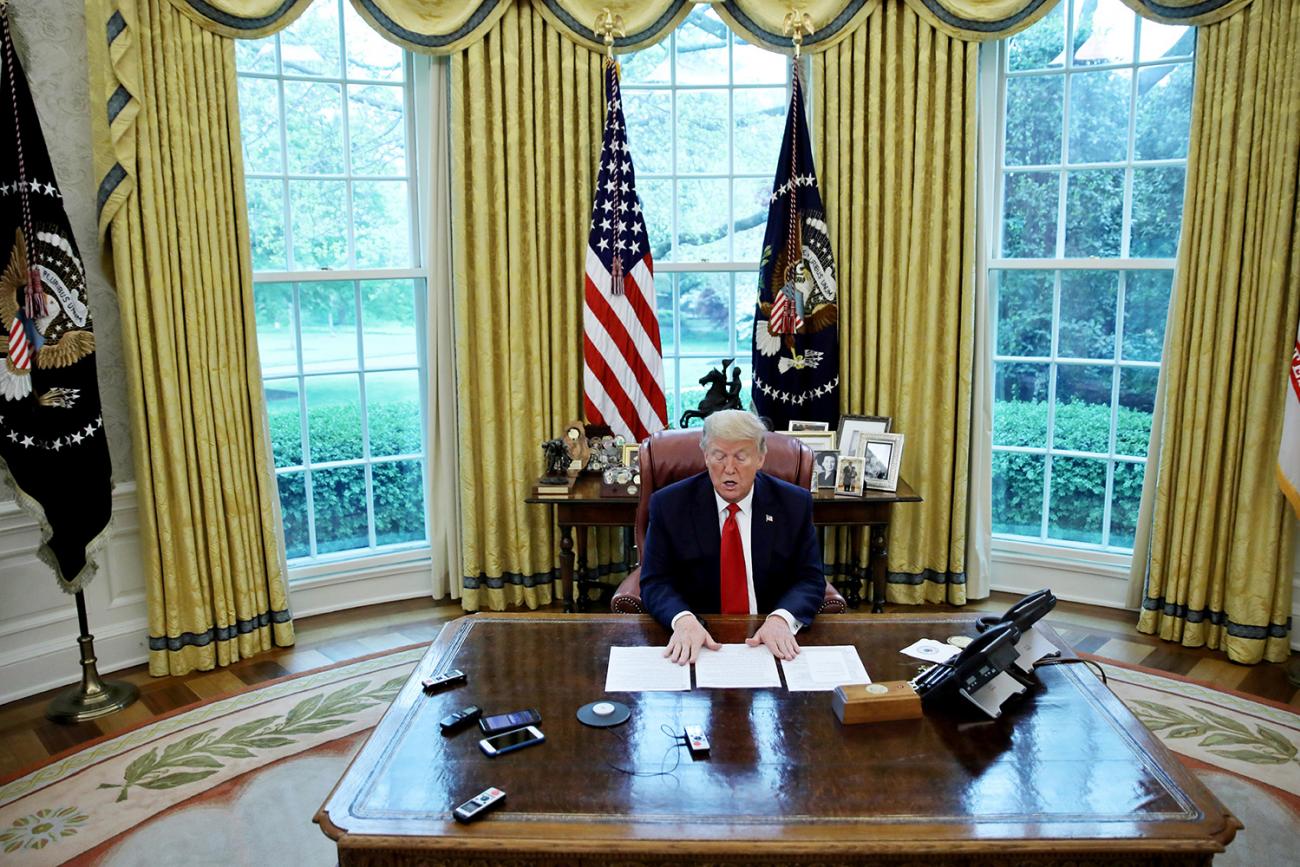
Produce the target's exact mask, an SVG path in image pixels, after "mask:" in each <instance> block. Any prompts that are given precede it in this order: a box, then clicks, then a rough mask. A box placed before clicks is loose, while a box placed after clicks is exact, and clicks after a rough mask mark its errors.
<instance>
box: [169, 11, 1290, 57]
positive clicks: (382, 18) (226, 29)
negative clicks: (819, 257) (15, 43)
mask: <svg viewBox="0 0 1300 867" xmlns="http://www.w3.org/2000/svg"><path fill="white" fill-rule="evenodd" d="M170 2H171V3H172V5H173V6H175V7H177V8H178V9H180V10H181V11H183V12H185V14H187V15H189V16H190V17H191V18H193V19H194V20H195V21H197V22H199V23H200V24H201V25H203V26H204V27H205V28H207V29H209V30H212V31H214V32H216V33H220V34H221V35H223V36H229V37H231V38H234V39H257V38H260V37H262V36H266V35H267V34H270V33H275V32H276V31H278V30H280V29H282V28H284V27H287V26H289V24H291V23H292V22H293V21H294V19H296V18H297V17H298V16H299V15H300V14H301V13H302V11H303V10H304V9H306V8H307V6H308V5H309V4H310V3H311V2H312V0H170ZM349 2H351V3H352V6H353V7H354V8H355V9H356V10H357V12H358V13H359V14H360V15H361V17H362V18H364V19H365V20H366V21H368V22H370V24H371V26H373V27H374V28H375V29H376V30H378V31H379V32H380V33H381V34H383V35H384V36H385V37H386V38H388V39H389V40H391V41H393V42H395V43H397V44H398V45H401V46H402V47H404V48H409V49H411V50H412V51H422V52H425V53H427V54H452V53H454V52H457V51H460V50H461V49H462V48H464V47H465V46H467V45H472V44H474V43H476V42H478V41H479V40H481V39H482V38H483V36H484V35H485V34H486V33H487V32H488V30H490V29H491V28H492V26H493V25H494V24H496V22H497V21H498V20H499V19H500V18H501V16H502V15H503V14H505V11H506V10H507V9H508V8H510V7H511V6H512V5H514V4H517V3H529V4H531V5H532V6H533V7H534V8H535V9H536V10H537V11H538V12H539V13H541V15H542V17H543V18H545V20H546V22H547V23H548V24H550V25H551V26H552V27H554V28H555V29H556V30H557V31H558V32H559V33H561V34H562V35H563V36H564V37H565V38H567V39H569V40H571V41H573V42H576V43H577V44H579V45H582V46H584V47H586V48H591V49H595V50H602V49H603V48H604V41H603V39H602V36H601V34H600V33H598V32H596V20H597V18H598V16H600V15H601V14H602V13H603V12H604V11H606V10H608V11H609V12H610V13H611V14H613V15H617V16H619V17H620V18H621V19H622V35H617V36H616V37H615V39H614V50H615V51H618V52H627V51H635V50H637V49H640V48H644V47H646V46H647V45H653V44H655V43H656V42H659V41H660V40H662V39H664V38H665V37H667V36H668V34H669V33H671V32H672V31H673V29H674V28H675V27H676V26H677V25H678V24H680V23H681V22H682V20H683V19H685V18H686V16H687V15H689V14H690V12H691V10H692V9H693V8H694V7H695V4H694V3H692V2H691V0H349ZM1060 2H1062V0H793V2H784V0H727V2H726V3H715V4H714V6H713V8H714V10H715V11H716V12H717V13H718V15H719V16H720V17H721V18H722V20H723V21H724V22H726V24H727V26H728V27H730V28H731V29H732V30H733V31H735V32H736V33H737V34H738V35H740V36H741V37H742V38H744V39H746V40H748V41H749V42H752V43H754V44H756V45H762V46H764V47H766V48H770V49H772V50H774V51H784V52H789V51H791V50H792V48H793V43H792V42H791V39H790V36H789V35H788V34H787V33H786V32H785V23H786V16H787V14H788V13H789V12H790V11H791V9H796V10H797V11H798V12H800V13H801V14H806V15H807V16H808V18H809V19H810V20H811V22H812V25H813V27H814V31H813V33H812V35H810V36H806V37H805V38H804V40H803V50H804V51H805V52H807V53H810V54H815V53H817V52H820V51H825V50H826V49H827V48H830V47H831V46H832V45H835V44H836V43H838V42H839V41H840V40H841V39H843V38H844V37H845V36H847V35H848V34H850V33H852V32H853V31H854V30H855V29H857V27H858V25H860V24H861V23H862V22H863V21H864V20H865V19H866V17H867V16H868V15H870V14H871V13H872V12H874V11H875V10H876V9H878V8H879V7H880V4H881V3H906V4H907V5H908V6H909V7H910V8H911V9H912V11H913V12H915V13H916V14H917V15H919V16H920V17H921V18H922V19H924V20H925V21H926V22H927V23H929V24H930V25H932V26H934V27H935V28H937V29H938V30H940V31H942V32H943V33H946V34H948V35H949V36H954V37H956V38H958V39H964V40H966V41H968V42H982V41H985V40H990V39H1002V38H1003V37H1006V36H1010V35H1012V34H1015V33H1019V32H1020V31H1021V30H1024V29H1025V28H1027V27H1029V26H1030V25H1032V24H1033V23H1034V22H1035V21H1038V20H1039V19H1040V18H1042V17H1043V16H1044V15H1046V14H1047V13H1048V12H1051V11H1052V9H1054V8H1056V5H1057V4H1058V3H1060ZM1123 2H1124V3H1125V4H1126V5H1127V6H1129V7H1130V8H1131V9H1133V11H1135V12H1137V13H1138V14H1139V15H1141V16H1143V17H1144V18H1149V19H1151V20H1153V21H1159V22H1162V23H1165V24H1212V23H1214V22H1215V21H1221V20H1222V19H1224V18H1227V17H1228V16H1229V15H1232V14H1233V13H1235V12H1236V11H1237V10H1239V9H1241V8H1242V7H1243V6H1246V5H1247V4H1249V3H1250V2H1251V0H1123ZM1273 2H1282V0H1273Z"/></svg>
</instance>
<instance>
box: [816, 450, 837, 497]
mask: <svg viewBox="0 0 1300 867" xmlns="http://www.w3.org/2000/svg"><path fill="white" fill-rule="evenodd" d="M839 465H840V453H839V452H837V451H835V450H834V449H827V450H824V451H820V452H813V478H812V489H813V490H814V491H815V490H817V489H818V488H834V487H835V471H836V470H837V469H839Z"/></svg>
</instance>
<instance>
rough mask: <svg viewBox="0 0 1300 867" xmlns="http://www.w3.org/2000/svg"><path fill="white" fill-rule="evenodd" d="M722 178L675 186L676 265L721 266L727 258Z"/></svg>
mask: <svg viewBox="0 0 1300 867" xmlns="http://www.w3.org/2000/svg"><path fill="white" fill-rule="evenodd" d="M730 187H731V184H730V183H728V182H727V180H726V179H725V178H719V179H717V180H696V181H678V182H677V233H678V239H679V242H680V245H679V247H678V249H677V251H676V252H677V255H676V256H675V257H674V258H675V259H676V261H678V262H724V261H726V260H727V259H728V258H729V257H730V254H731V246H730V244H728V231H727V230H728V228H729V225H728V222H727V208H726V207H725V206H724V204H723V203H725V202H726V201H727V193H728V192H729V189H730Z"/></svg>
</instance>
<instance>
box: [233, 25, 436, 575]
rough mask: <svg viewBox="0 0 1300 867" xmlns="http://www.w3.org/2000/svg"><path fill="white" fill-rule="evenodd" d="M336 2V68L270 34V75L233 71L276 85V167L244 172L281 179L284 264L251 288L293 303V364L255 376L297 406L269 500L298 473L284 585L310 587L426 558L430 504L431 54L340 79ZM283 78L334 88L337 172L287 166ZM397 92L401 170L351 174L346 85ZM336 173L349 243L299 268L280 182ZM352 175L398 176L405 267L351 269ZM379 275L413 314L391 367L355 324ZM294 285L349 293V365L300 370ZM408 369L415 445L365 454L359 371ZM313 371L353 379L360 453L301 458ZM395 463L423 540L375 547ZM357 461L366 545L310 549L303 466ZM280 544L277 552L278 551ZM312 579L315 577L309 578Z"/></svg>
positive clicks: (309, 491)
mask: <svg viewBox="0 0 1300 867" xmlns="http://www.w3.org/2000/svg"><path fill="white" fill-rule="evenodd" d="M333 2H335V3H337V4H338V10H339V13H338V14H339V19H338V21H339V27H338V37H339V50H340V54H339V58H340V68H339V74H338V75H334V76H313V75H304V74H300V73H288V74H286V73H285V72H284V71H283V65H282V62H281V56H280V55H281V48H280V41H279V37H278V34H277V35H276V37H275V39H276V57H275V66H276V71H275V72H265V71H247V72H246V71H242V70H237V72H236V75H237V77H238V78H240V79H242V78H249V79H258V80H263V81H265V80H270V81H274V82H276V88H277V93H278V105H277V112H278V117H277V122H278V124H279V135H280V155H281V157H280V158H281V165H280V168H281V171H279V172H271V173H268V172H254V171H248V170H246V171H245V173H244V175H245V180H246V181H248V180H254V181H258V180H277V181H280V183H281V197H282V207H283V217H282V219H283V225H284V245H285V265H286V270H279V271H254V272H253V276H252V282H253V284H254V291H255V292H256V291H257V287H260V286H288V287H289V290H290V293H291V297H292V299H293V300H292V304H293V314H292V322H291V324H290V327H291V328H292V330H293V335H294V343H295V345H294V355H295V363H294V370H293V371H292V372H284V373H272V374H269V375H268V373H267V371H266V369H265V368H263V369H262V370H260V371H259V375H260V376H261V379H262V381H263V383H266V382H268V381H287V380H292V381H293V382H294V383H295V386H296V388H297V413H298V423H299V437H300V440H299V442H300V444H301V446H300V447H301V462H300V463H296V464H293V465H290V466H285V467H278V466H277V467H274V468H273V471H274V473H275V477H276V479H277V507H278V508H282V506H281V504H280V503H279V500H278V496H279V494H278V480H279V478H280V477H281V476H284V475H288V474H293V473H297V474H300V475H301V477H302V484H303V493H304V498H305V506H306V510H305V511H306V513H305V515H303V518H304V520H305V522H306V525H307V540H308V549H309V553H308V554H307V555H306V556H299V557H294V558H291V559H289V560H288V566H289V580H290V582H291V583H292V584H293V585H294V586H302V585H303V584H304V583H305V582H311V583H312V584H315V583H318V581H319V580H324V579H326V578H329V577H334V576H339V575H347V576H348V578H354V577H362V576H364V575H368V574H370V573H374V572H378V573H381V574H382V573H385V572H386V570H390V569H392V568H394V567H397V566H400V565H403V564H409V563H412V562H418V561H423V560H428V559H429V558H430V556H431V551H432V546H431V540H430V538H431V537H430V534H431V527H430V521H431V511H430V468H429V459H430V456H429V448H428V420H429V406H428V382H429V358H428V334H427V331H428V328H427V325H428V323H427V318H428V316H427V311H428V293H429V283H430V270H431V269H430V264H429V263H430V262H431V261H432V260H433V256H432V250H431V243H430V235H429V233H428V231H427V230H426V227H427V226H428V218H429V214H430V200H429V197H430V195H431V191H430V190H427V189H425V188H424V187H425V185H424V184H422V183H421V179H422V178H424V177H426V176H429V177H432V175H431V174H430V172H431V169H432V164H431V153H432V150H433V148H432V147H431V145H432V135H433V133H434V127H435V124H434V122H433V118H432V117H431V114H432V112H431V110H430V106H431V87H432V78H433V63H434V61H433V60H432V59H431V58H429V57H427V56H425V55H422V54H416V53H414V52H411V51H409V50H404V51H403V74H402V77H401V79H400V80H399V79H362V78H353V77H349V76H348V69H347V59H346V58H347V38H346V31H347V27H346V24H345V21H344V15H345V9H344V6H345V5H346V0H333ZM285 82H303V83H309V84H330V85H335V86H337V87H338V88H339V97H340V108H341V120H340V125H341V127H342V144H341V151H340V153H341V155H342V165H343V170H342V172H341V173H338V174H327V175H299V174H294V173H292V172H290V171H289V151H288V142H287V137H288V136H287V129H288V125H287V122H286V116H285V112H286V101H285ZM399 83H400V85H401V87H402V90H403V112H404V121H405V127H406V129H405V140H406V141H405V143H406V174H404V175H354V174H353V172H352V166H351V136H350V111H349V99H348V88H349V87H350V86H351V87H356V86H367V85H385V86H390V87H391V86H393V85H396V84H399ZM321 179H326V180H339V181H343V182H344V184H345V189H346V213H347V221H346V222H347V241H348V250H349V253H348V255H349V260H350V263H349V267H347V268H339V269H331V268H322V269H317V270H302V269H300V268H296V267H295V266H296V265H297V263H296V262H294V260H293V225H292V218H291V211H290V197H289V183H290V181H293V180H308V181H314V180H321ZM354 180H361V181H384V180H389V181H399V180H400V181H403V182H405V183H406V185H407V208H408V215H409V220H408V227H409V233H410V238H409V247H410V252H411V265H410V266H409V267H400V268H358V267H356V266H355V264H356V263H355V254H356V247H355V237H354V230H355V214H354V211H353V196H352V184H353V181H354ZM382 280H409V281H411V283H412V286H413V288H414V290H415V291H414V292H413V296H414V298H413V304H414V309H413V315H414V317H415V353H416V366H415V367H410V366H406V367H396V368H373V369H372V368H368V367H367V366H366V356H365V345H364V344H365V331H364V327H363V326H364V321H365V320H364V318H363V317H364V308H365V304H364V297H363V295H362V292H361V283H362V282H371V281H382ZM300 283H314V284H323V283H329V284H335V285H338V286H340V287H342V286H349V287H350V289H351V291H352V293H353V305H354V316H355V324H354V328H355V332H356V360H355V363H354V364H353V365H352V366H351V367H348V368H347V369H343V368H339V369H337V370H335V369H331V370H329V371H328V372H324V373H322V372H315V371H313V372H308V371H306V370H305V369H304V360H303V351H304V346H303V339H302V312H301V306H300V286H299V284H300ZM407 371H414V372H415V373H416V380H417V388H418V391H419V395H418V396H419V417H420V450H419V451H418V452H411V453H403V454H400V455H382V456H378V457H376V456H374V455H372V454H371V445H372V444H371V441H370V428H369V424H370V423H369V411H370V408H369V405H368V402H367V395H366V378H367V375H370V374H375V373H387V372H395V373H396V372H407ZM318 376H355V377H356V379H357V401H358V404H357V406H358V414H359V421H360V428H361V443H360V445H361V455H360V457H357V458H350V459H346V460H337V461H322V462H314V461H312V460H311V455H310V451H309V449H308V441H309V440H308V432H309V424H310V420H309V416H308V411H307V381H308V380H310V379H312V378H314V377H318ZM400 461H418V462H419V465H420V468H421V479H420V491H421V499H422V508H423V516H424V535H423V538H421V539H417V540H410V541H404V542H396V543H391V544H384V545H380V544H378V540H377V538H376V533H377V529H376V523H375V497H374V495H375V488H374V473H373V469H374V467H375V466H377V465H380V464H385V463H397V462H400ZM358 466H359V467H362V468H363V472H364V478H365V490H366V534H367V545H366V547H362V548H350V549H346V550H341V551H330V552H326V553H321V552H319V550H318V540H317V533H316V509H315V504H314V502H313V496H312V495H313V473H314V472H317V471H320V470H328V469H333V468H338V467H358ZM287 553H288V552H287V547H286V555H287ZM313 579H317V580H313Z"/></svg>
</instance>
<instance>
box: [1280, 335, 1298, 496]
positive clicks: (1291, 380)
mask: <svg viewBox="0 0 1300 867" xmlns="http://www.w3.org/2000/svg"><path fill="white" fill-rule="evenodd" d="M1277 482H1278V485H1279V486H1280V487H1281V488H1282V493H1283V494H1285V495H1286V498H1287V501H1288V502H1290V503H1291V508H1292V509H1293V510H1295V514H1296V517H1297V518H1300V334H1297V336H1296V340H1295V345H1294V346H1292V347H1291V363H1290V364H1289V365H1287V371H1286V406H1285V407H1284V408H1283V410H1282V447H1281V449H1280V450H1279V451H1278V454H1277Z"/></svg>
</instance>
